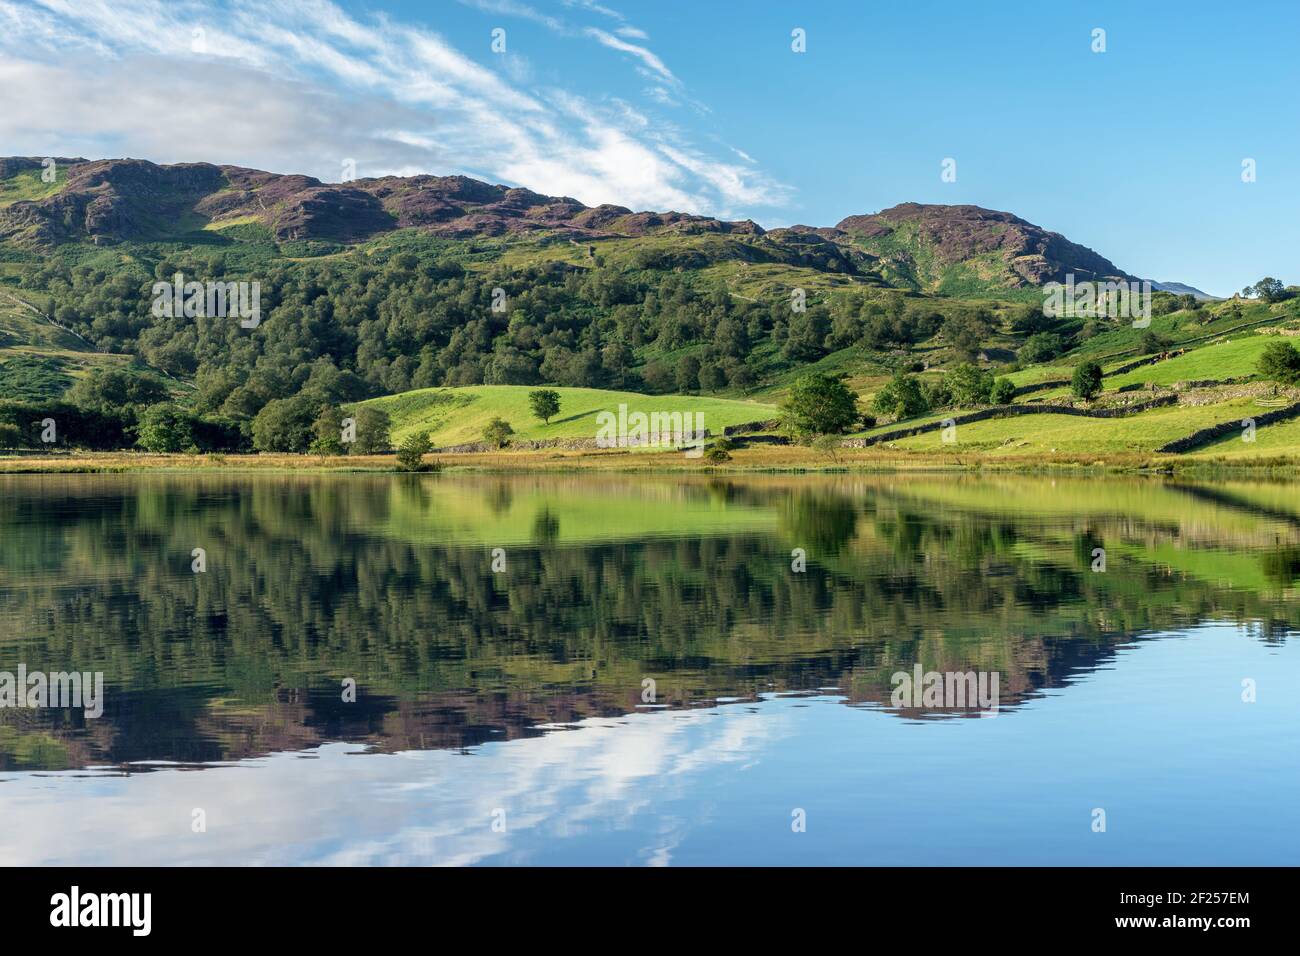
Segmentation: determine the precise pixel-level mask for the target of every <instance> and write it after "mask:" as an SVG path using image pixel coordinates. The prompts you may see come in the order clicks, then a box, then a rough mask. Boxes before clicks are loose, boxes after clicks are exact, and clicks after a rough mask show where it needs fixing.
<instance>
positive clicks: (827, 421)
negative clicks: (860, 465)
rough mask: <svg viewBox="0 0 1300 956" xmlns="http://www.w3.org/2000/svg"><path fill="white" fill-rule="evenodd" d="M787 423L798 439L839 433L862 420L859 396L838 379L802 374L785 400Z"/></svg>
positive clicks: (817, 374) (814, 373)
mask: <svg viewBox="0 0 1300 956" xmlns="http://www.w3.org/2000/svg"><path fill="white" fill-rule="evenodd" d="M784 407H785V425H786V427H787V428H788V429H789V430H790V432H791V434H793V435H795V436H796V437H798V438H813V437H815V436H817V435H839V434H842V433H843V432H846V431H848V430H849V429H850V428H852V427H853V425H854V424H855V423H856V422H857V421H858V418H859V413H858V396H857V393H856V392H852V391H850V390H849V387H848V386H847V385H845V384H844V383H843V382H842V381H840V380H839V379H838V378H832V377H831V376H830V375H822V374H821V373H818V372H809V373H808V374H806V375H801V376H799V378H798V379H796V380H795V383H794V385H793V386H791V388H790V394H789V396H788V397H787V398H786V400H785V406H784Z"/></svg>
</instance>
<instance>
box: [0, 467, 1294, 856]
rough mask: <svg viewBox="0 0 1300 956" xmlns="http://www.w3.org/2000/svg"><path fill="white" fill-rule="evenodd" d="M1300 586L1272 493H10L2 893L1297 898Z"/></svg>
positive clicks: (739, 482) (2, 594) (350, 479)
mask: <svg viewBox="0 0 1300 956" xmlns="http://www.w3.org/2000/svg"><path fill="white" fill-rule="evenodd" d="M1298 586H1300V494H1297V491H1296V488H1295V486H1294V485H1293V484H1285V483H1270V482H1267V481H1262V480H1252V481H1224V482H1214V483H1209V482H1205V483H1197V482H1189V481H1175V480H1171V479H1156V478H1149V479H1120V478H1103V477H1079V478H1073V477H1071V478H1065V477H1057V478H1051V477H993V478H989V477H984V478H977V477H967V476H959V475H955V474H944V475H937V476H917V475H906V476H833V477H810V476H771V477H754V478H748V477H746V478H730V477H728V478H716V479H710V478H707V477H701V478H681V477H677V476H672V477H668V476H664V477H658V476H642V475H638V476H625V475H599V476H580V475H553V474H548V475H512V476H495V475H455V474H448V475H419V476H402V475H366V474H351V475H305V476H304V475H291V476H287V475H256V474H220V473H218V474H179V473H178V474H162V473H159V474H143V475H66V476H62V475H44V476H35V475H33V476H0V697H2V696H3V694H4V686H3V685H4V675H5V674H8V675H11V676H10V682H11V683H10V687H9V696H8V697H7V698H3V702H4V703H6V704H7V706H3V707H0V819H2V820H3V821H4V824H5V825H4V826H3V827H0V863H3V864H10V865H13V864H21V865H29V864H53V863H62V864H81V863H86V864H110V865H111V864H153V863H157V864H242V863H258V864H419V865H425V864H629V865H670V864H672V865H680V864H686V865H690V864H711V863H712V864H732V863H735V864H867V865H886V866H900V865H919V864H975V865H978V864H994V865H998V864H1097V865H1103V864H1119V865H1128V864H1150V865H1170V864H1172V865H1183V864H1188V865H1190V864H1203V865H1227V864H1291V863H1294V861H1295V859H1296V858H1297V855H1298V854H1300V827H1297V826H1296V819H1295V818H1296V808H1297V807H1298V806H1300V746H1298V745H1297V733H1296V728H1297V727H1298V726H1300V693H1298V692H1297V691H1298V690H1300V635H1298V633H1297V631H1298V629H1300V590H1298ZM20 667H21V669H22V672H24V673H25V674H26V675H29V676H28V681H29V682H30V680H31V678H30V675H32V674H43V675H47V676H48V675H58V674H67V673H70V672H74V671H75V672H77V673H79V674H83V673H84V674H86V675H87V682H86V687H85V690H86V692H87V693H88V692H89V689H90V686H91V683H92V680H91V677H90V675H94V674H99V675H102V678H101V679H102V694H101V695H100V699H99V700H98V702H97V703H98V705H99V708H102V712H101V713H99V714H98V715H97V716H95V715H93V713H92V708H90V707H88V706H87V704H86V701H85V700H84V699H83V700H82V701H81V702H80V706H77V705H76V704H75V703H72V704H69V703H68V702H67V701H66V700H65V701H63V703H64V704H66V706H57V704H59V703H60V702H59V701H57V700H53V699H52V698H53V696H54V694H53V684H52V683H51V684H50V688H49V689H50V693H49V695H47V696H48V697H49V698H51V699H47V700H43V699H41V698H40V697H37V698H35V699H34V700H29V699H28V698H27V697H25V696H24V694H23V693H22V691H23V687H24V686H27V687H30V683H28V684H27V685H22V684H20V683H18V677H17V675H18V674H19V673H20ZM64 689H66V682H65V685H64ZM963 691H965V693H963Z"/></svg>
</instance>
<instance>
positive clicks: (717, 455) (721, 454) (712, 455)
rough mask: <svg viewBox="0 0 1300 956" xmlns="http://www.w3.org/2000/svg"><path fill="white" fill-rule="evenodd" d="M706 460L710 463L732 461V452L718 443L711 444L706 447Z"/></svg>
mask: <svg viewBox="0 0 1300 956" xmlns="http://www.w3.org/2000/svg"><path fill="white" fill-rule="evenodd" d="M704 460H705V461H707V462H709V463H710V464H714V465H716V464H718V463H720V462H724V461H731V453H730V452H728V451H727V449H725V448H719V447H718V446H717V445H711V446H710V447H709V448H707V449H705V452H704Z"/></svg>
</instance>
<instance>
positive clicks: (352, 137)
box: [0, 0, 787, 215]
mask: <svg viewBox="0 0 1300 956" xmlns="http://www.w3.org/2000/svg"><path fill="white" fill-rule="evenodd" d="M468 2H469V5H471V6H477V7H480V8H481V9H494V10H496V11H498V12H501V13H503V14H506V15H515V16H525V17H532V16H533V14H536V16H538V17H541V18H542V19H541V20H539V22H542V23H544V24H545V25H547V26H550V23H549V22H547V18H548V17H549V15H546V14H540V13H537V11H536V10H535V9H534V8H532V7H529V6H527V5H526V4H523V3H522V2H519V0H468ZM569 6H575V5H574V4H570V5H569ZM576 6H577V7H580V8H581V9H583V10H587V11H591V12H595V13H598V14H600V15H604V16H613V17H616V18H621V15H620V14H617V12H616V11H612V10H607V9H606V8H600V7H599V5H598V4H591V3H577V4H576ZM549 19H555V18H549ZM557 22H558V21H557ZM564 29H568V28H567V27H564ZM578 35H585V36H587V37H589V38H590V39H595V40H596V41H597V42H599V43H601V44H602V45H604V46H606V47H609V48H611V49H614V50H617V51H619V52H622V53H626V54H628V55H630V56H632V57H633V58H634V59H635V60H636V62H637V64H638V68H639V69H643V70H644V71H646V72H647V73H648V74H653V75H654V77H655V78H656V81H657V87H658V88H660V89H666V88H668V87H671V88H672V89H679V88H680V87H681V83H680V81H678V80H677V78H676V77H675V76H674V75H673V73H672V71H671V70H669V68H668V67H667V65H665V64H664V63H663V61H662V60H660V58H659V57H658V56H656V55H655V54H654V53H653V52H652V51H650V50H649V49H648V48H647V47H644V46H639V45H637V44H632V43H627V42H625V41H624V40H621V39H619V38H618V37H616V36H615V35H614V34H611V33H607V32H605V31H603V30H598V29H596V28H588V31H587V32H585V33H582V34H578ZM483 55H484V56H489V55H490V54H487V53H486V47H485V50H484V53H483ZM500 67H501V68H500V69H494V68H489V66H487V65H485V64H484V63H482V62H479V61H478V60H476V59H474V58H473V57H471V56H468V55H466V54H465V53H463V52H461V51H460V50H458V49H456V48H455V47H454V46H453V45H452V44H451V43H450V42H449V41H448V40H447V39H445V38H444V37H443V36H441V35H440V34H438V33H436V32H433V31H432V30H429V29H426V28H423V27H420V26H418V25H415V24H411V23H405V22H397V21H395V20H393V19H391V18H389V17H386V16H376V17H372V18H368V19H364V20H363V19H359V18H356V17H353V16H352V15H350V14H349V13H347V12H346V11H344V10H343V9H341V8H340V7H338V6H336V5H335V4H333V3H331V2H329V0H262V2H254V0H228V2H220V0H168V2H162V0H114V2H112V3H111V4H110V3H107V2H105V0H0V88H3V89H4V91H5V93H4V99H5V108H4V110H3V111H0V142H3V143H5V144H6V148H5V150H4V151H5V152H19V153H27V154H33V155H35V154H44V155H57V154H63V155H67V154H81V155H87V156H120V155H133V156H139V157H144V158H150V159H154V160H156V161H159V162H178V161H198V160H208V161H213V162H223V163H232V164H240V165H249V166H258V167H261V168H266V169H271V170H275V171H279V172H305V173H308V174H310V175H314V176H317V177H319V178H321V179H325V180H329V181H335V180H337V179H338V178H339V177H340V175H341V170H342V164H343V160H344V159H354V160H355V161H356V163H357V172H358V175H361V176H376V175H386V174H411V173H416V172H435V173H451V172H462V173H467V174H469V175H475V176H480V177H483V178H489V179H495V180H498V181H504V182H507V183H510V184H519V185H524V186H528V187H529V188H532V189H535V190H537V191H539V192H544V193H552V194H561V195H569V196H573V197H575V198H577V199H580V200H582V201H583V202H585V203H589V204H597V203H601V202H613V203H618V204H621V205H625V206H630V207H633V208H650V209H668V208H673V209H680V210H685V211H693V212H707V213H712V214H715V215H728V214H731V213H732V212H733V211H735V210H738V209H740V208H741V207H745V208H748V207H751V206H756V205H759V206H761V205H771V204H776V203H779V202H781V201H783V200H784V199H785V197H786V195H787V191H786V190H785V189H784V187H782V186H781V185H780V184H778V183H775V182H773V181H772V180H771V179H770V178H769V177H767V176H765V175H764V174H763V173H762V172H761V171H760V170H759V169H758V168H757V167H756V166H754V165H752V164H748V165H744V166H741V165H737V164H735V163H734V162H732V163H727V162H724V161H721V160H718V159H715V158H713V157H710V156H709V155H708V154H707V153H706V152H705V151H702V150H700V149H699V148H697V147H696V146H694V145H693V144H691V143H690V142H687V141H683V140H684V134H682V133H681V131H680V130H676V129H673V128H671V127H670V126H669V125H668V124H665V123H662V122H656V121H654V120H652V119H651V118H649V117H647V116H646V115H645V113H644V112H643V111H642V110H640V109H638V108H636V107H634V106H633V105H631V104H629V103H627V102H624V101H622V100H618V99H614V98H612V97H607V96H604V95H598V96H597V97H595V98H594V99H593V98H588V97H584V96H581V95H579V94H578V93H575V92H573V91H571V90H557V89H554V88H549V87H546V88H534V87H529V86H527V85H525V80H526V78H527V77H528V76H529V75H531V71H530V70H529V68H528V64H526V63H506V62H505V60H504V59H503V60H502V61H501V63H500ZM665 99H669V100H670V99H672V98H671V97H665ZM647 103H648V105H650V106H651V107H653V105H654V103H653V100H652V99H651V98H649V97H648V98H647Z"/></svg>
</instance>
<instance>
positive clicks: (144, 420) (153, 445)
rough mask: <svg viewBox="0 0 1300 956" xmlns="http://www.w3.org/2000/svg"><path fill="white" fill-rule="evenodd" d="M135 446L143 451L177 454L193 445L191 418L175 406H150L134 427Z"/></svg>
mask: <svg viewBox="0 0 1300 956" xmlns="http://www.w3.org/2000/svg"><path fill="white" fill-rule="evenodd" d="M136 444H137V445H139V446H140V447H141V448H143V449H144V450H145V451H152V452H178V451H184V450H185V449H186V448H190V447H191V446H193V445H194V428H193V424H192V419H191V416H190V415H189V414H188V413H187V412H186V411H185V410H184V409H181V408H177V407H176V406H175V405H151V406H149V408H147V409H145V412H144V414H143V415H141V416H140V423H139V424H138V425H137V426H136Z"/></svg>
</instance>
